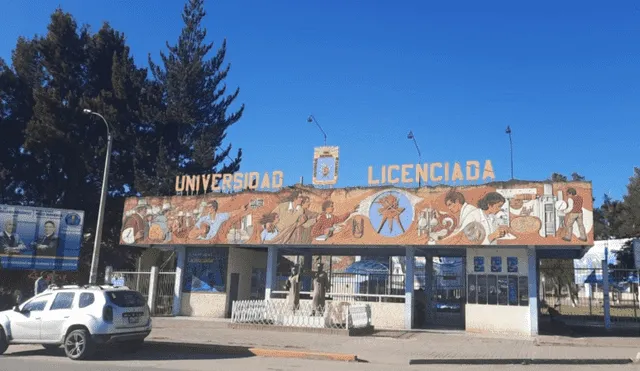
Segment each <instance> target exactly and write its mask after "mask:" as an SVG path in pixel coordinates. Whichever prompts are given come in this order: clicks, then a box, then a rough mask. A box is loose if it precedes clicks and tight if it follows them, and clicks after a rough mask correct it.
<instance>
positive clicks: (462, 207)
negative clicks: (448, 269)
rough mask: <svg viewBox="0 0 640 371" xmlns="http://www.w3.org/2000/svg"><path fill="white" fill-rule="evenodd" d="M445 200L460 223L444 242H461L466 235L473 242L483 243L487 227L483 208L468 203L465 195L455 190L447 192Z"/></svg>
mask: <svg viewBox="0 0 640 371" xmlns="http://www.w3.org/2000/svg"><path fill="white" fill-rule="evenodd" d="M444 202H445V205H446V206H447V208H448V209H449V211H450V212H451V213H452V214H454V215H455V216H456V218H457V219H458V225H457V226H456V228H455V229H454V230H453V232H452V233H451V235H450V236H448V237H447V238H446V239H444V240H443V242H442V243H443V244H448V243H452V244H460V243H462V237H466V238H467V239H468V240H469V241H470V242H471V243H477V244H480V243H482V241H484V239H485V237H486V234H485V229H484V227H482V221H483V219H485V216H484V214H483V213H482V210H480V209H479V208H477V207H475V206H473V205H470V204H468V203H467V201H466V199H465V198H464V195H463V194H462V193H460V192H458V191H455V190H454V191H450V192H449V193H447V195H446V196H445V199H444Z"/></svg>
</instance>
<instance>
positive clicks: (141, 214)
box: [122, 200, 147, 243]
mask: <svg viewBox="0 0 640 371" xmlns="http://www.w3.org/2000/svg"><path fill="white" fill-rule="evenodd" d="M140 201H141V202H139V203H138V205H137V206H136V207H135V209H134V211H133V213H132V214H131V215H129V216H128V217H127V218H126V219H125V221H124V226H123V228H122V240H123V241H124V242H125V243H139V242H140V241H141V240H143V239H144V237H145V219H146V217H147V205H146V202H142V201H143V200H140Z"/></svg>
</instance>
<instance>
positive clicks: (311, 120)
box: [307, 115, 327, 146]
mask: <svg viewBox="0 0 640 371" xmlns="http://www.w3.org/2000/svg"><path fill="white" fill-rule="evenodd" d="M307 122H309V123H311V122H315V123H316V125H317V126H318V129H320V131H321V132H322V135H324V145H325V146H326V145H327V133H325V132H324V130H322V126H320V124H318V120H316V118H315V117H314V116H313V115H309V118H307Z"/></svg>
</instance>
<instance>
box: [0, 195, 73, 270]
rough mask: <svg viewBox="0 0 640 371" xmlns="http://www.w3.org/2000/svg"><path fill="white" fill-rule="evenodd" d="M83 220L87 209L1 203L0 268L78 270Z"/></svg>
mask: <svg viewBox="0 0 640 371" xmlns="http://www.w3.org/2000/svg"><path fill="white" fill-rule="evenodd" d="M83 222H84V212H83V211H76V210H63V209H48V208H37V207H26V206H10V205H0V267H1V268H2V269H37V270H56V271H75V270H78V258H79V256H80V246H81V245H82V225H83Z"/></svg>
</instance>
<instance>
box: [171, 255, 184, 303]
mask: <svg viewBox="0 0 640 371" xmlns="http://www.w3.org/2000/svg"><path fill="white" fill-rule="evenodd" d="M186 254H187V253H186V248H185V247H184V246H178V247H176V276H175V277H176V278H175V281H174V285H173V308H172V314H173V315H174V316H179V315H180V312H181V311H182V282H183V279H184V278H183V277H184V273H183V272H184V266H185V259H186Z"/></svg>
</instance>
